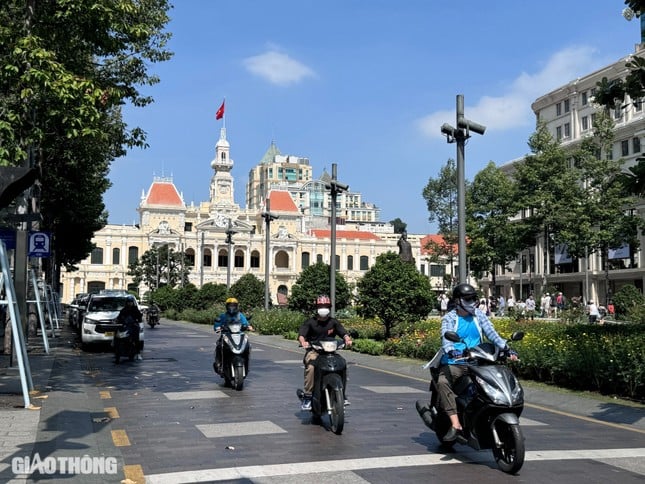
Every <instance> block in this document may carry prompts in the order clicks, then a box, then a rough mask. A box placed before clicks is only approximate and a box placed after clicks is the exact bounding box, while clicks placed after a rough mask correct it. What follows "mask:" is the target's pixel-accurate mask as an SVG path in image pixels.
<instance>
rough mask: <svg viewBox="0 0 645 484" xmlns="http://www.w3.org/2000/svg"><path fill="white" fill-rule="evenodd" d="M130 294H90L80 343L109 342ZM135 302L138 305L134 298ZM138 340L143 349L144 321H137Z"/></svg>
mask: <svg viewBox="0 0 645 484" xmlns="http://www.w3.org/2000/svg"><path fill="white" fill-rule="evenodd" d="M130 297H134V296H132V295H127V296H126V295H121V294H119V295H114V294H92V295H91V296H90V299H89V301H88V302H87V310H86V311H85V314H84V315H83V323H82V330H81V343H82V346H83V347H86V346H87V345H89V344H92V343H110V342H112V339H113V338H114V332H115V331H116V330H117V328H118V327H119V323H118V322H117V318H118V317H119V313H120V312H121V309H123V307H124V306H125V302H126V300H127V299H128V298H130ZM134 300H135V304H136V305H137V307H139V303H138V302H137V300H136V298H135V299H134ZM139 328H140V331H139V341H140V347H141V349H143V342H144V323H143V320H142V321H141V322H140V323H139Z"/></svg>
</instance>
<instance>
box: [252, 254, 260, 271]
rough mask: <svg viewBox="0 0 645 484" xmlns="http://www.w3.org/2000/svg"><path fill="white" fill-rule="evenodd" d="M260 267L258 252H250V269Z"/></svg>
mask: <svg viewBox="0 0 645 484" xmlns="http://www.w3.org/2000/svg"><path fill="white" fill-rule="evenodd" d="M259 267H260V253H259V252H258V251H257V250H254V251H253V252H251V269H258V268H259Z"/></svg>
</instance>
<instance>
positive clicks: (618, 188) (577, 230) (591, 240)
mask: <svg viewBox="0 0 645 484" xmlns="http://www.w3.org/2000/svg"><path fill="white" fill-rule="evenodd" d="M614 128H615V124H614V121H613V120H612V119H611V117H610V116H609V115H607V113H599V114H598V115H597V118H596V121H595V123H594V134H593V136H591V137H587V138H585V139H584V140H583V141H582V143H581V146H580V148H579V149H578V150H576V152H575V153H574V157H573V160H574V167H575V170H576V171H577V174H578V178H579V181H578V185H580V186H581V187H582V190H583V197H582V200H581V201H580V203H579V204H578V205H575V206H572V207H570V212H571V213H572V214H574V217H575V220H576V223H575V224H573V225H571V226H569V227H567V228H566V229H563V231H562V233H561V235H562V238H563V240H564V241H566V243H567V250H568V252H569V253H570V254H572V255H576V256H585V255H586V254H592V253H594V252H598V253H600V254H601V256H602V258H603V260H604V262H605V264H604V266H605V287H609V263H608V257H609V250H610V249H617V248H620V247H621V246H622V245H623V244H629V245H630V246H631V247H632V248H636V247H638V238H637V235H638V233H637V228H638V225H639V222H641V220H640V218H639V217H638V215H636V214H635V213H631V212H629V211H628V210H626V209H627V208H633V207H634V206H635V200H634V197H632V196H631V195H629V194H628V193H626V192H625V190H624V186H623V183H622V181H621V173H622V166H623V163H624V161H623V160H622V159H619V160H613V159H612V158H611V157H609V156H608V155H607V153H610V152H611V149H612V146H613V141H614V135H613V133H614ZM606 303H607V301H605V304H606Z"/></svg>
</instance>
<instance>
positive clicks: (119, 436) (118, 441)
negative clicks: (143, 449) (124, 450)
mask: <svg viewBox="0 0 645 484" xmlns="http://www.w3.org/2000/svg"><path fill="white" fill-rule="evenodd" d="M112 442H114V445H115V447H126V446H128V445H130V439H129V438H128V434H126V433H125V430H113V431H112Z"/></svg>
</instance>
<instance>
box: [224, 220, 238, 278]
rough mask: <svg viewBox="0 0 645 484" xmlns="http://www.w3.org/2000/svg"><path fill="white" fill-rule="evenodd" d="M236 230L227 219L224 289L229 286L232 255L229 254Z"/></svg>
mask: <svg viewBox="0 0 645 484" xmlns="http://www.w3.org/2000/svg"><path fill="white" fill-rule="evenodd" d="M236 233H237V232H236V231H235V230H233V223H232V221H231V219H230V218H229V219H228V229H227V230H226V243H227V244H228V264H227V265H226V289H227V290H228V289H230V288H231V263H232V262H233V257H232V256H231V248H232V246H233V235H234V234H236Z"/></svg>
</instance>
